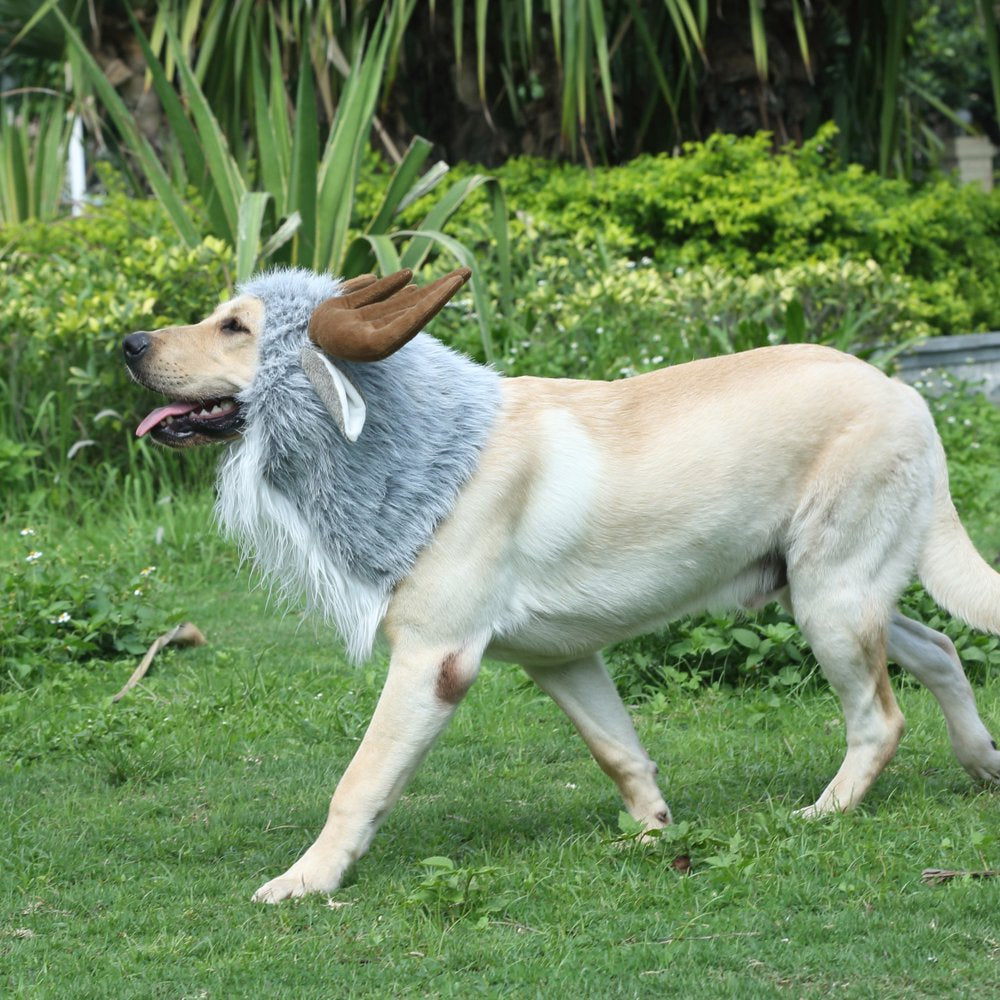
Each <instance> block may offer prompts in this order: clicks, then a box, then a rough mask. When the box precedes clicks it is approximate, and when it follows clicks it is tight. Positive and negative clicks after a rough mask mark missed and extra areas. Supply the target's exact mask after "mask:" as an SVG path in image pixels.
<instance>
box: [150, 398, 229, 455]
mask: <svg viewBox="0 0 1000 1000" xmlns="http://www.w3.org/2000/svg"><path fill="white" fill-rule="evenodd" d="M242 429H243V413H242V407H241V406H240V404H239V403H238V402H237V401H236V400H235V399H233V398H232V397H226V398H224V399H208V400H200V401H198V402H196V403H191V402H185V401H182V400H177V401H175V402H173V403H168V404H167V405H166V406H158V407H157V408H156V409H155V410H153V412H152V413H150V414H149V415H148V416H146V417H145V418H144V419H143V420H142V422H141V423H140V424H139V426H138V427H137V428H136V429H135V435H136V437H143V435H145V434H149V435H150V436H151V437H152V438H153V440H154V441H158V442H159V443H160V444H165V445H168V446H169V447H171V448H189V447H191V446H192V445H198V444H210V443H212V442H215V441H225V440H228V439H229V438H233V437H236V436H237V435H239V433H240V431H242Z"/></svg>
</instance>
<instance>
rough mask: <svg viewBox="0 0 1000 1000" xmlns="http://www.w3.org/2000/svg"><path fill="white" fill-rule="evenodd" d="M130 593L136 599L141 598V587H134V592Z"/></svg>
mask: <svg viewBox="0 0 1000 1000" xmlns="http://www.w3.org/2000/svg"><path fill="white" fill-rule="evenodd" d="M132 593H133V594H134V595H135V596H136V597H142V587H136V588H135V590H133V591H132Z"/></svg>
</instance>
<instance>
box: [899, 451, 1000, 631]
mask: <svg viewBox="0 0 1000 1000" xmlns="http://www.w3.org/2000/svg"><path fill="white" fill-rule="evenodd" d="M939 452H940V462H939V463H938V465H939V468H938V475H937V477H936V482H935V486H934V501H933V508H932V514H931V523H930V527H929V531H928V533H927V539H926V542H925V545H924V551H923V553H922V555H921V556H920V559H919V561H918V563H917V575H918V576H919V577H920V581H921V583H923V585H924V586H925V587H926V588H927V591H928V593H929V594H930V595H931V597H933V598H934V600H935V601H937V603H938V604H940V605H941V607H943V608H945V609H946V610H947V611H948V612H950V613H951V614H953V615H955V616H956V617H958V618H961V619H962V620H963V621H964V622H966V623H967V624H969V625H971V626H972V627H973V628H976V629H980V630H981V631H983V632H991V633H992V634H993V635H1000V573H997V572H996V570H994V569H993V567H992V566H990V565H989V563H987V562H986V560H985V559H983V557H982V556H981V555H980V554H979V553H978V552H977V551H976V548H975V546H974V545H973V544H972V540H971V539H970V538H969V536H968V534H967V533H966V530H965V528H964V527H963V526H962V522H961V521H960V520H959V519H958V513H957V511H956V510H955V505H954V503H952V499H951V492H950V490H949V489H948V469H947V466H946V465H945V459H944V449H943V448H940V445H939Z"/></svg>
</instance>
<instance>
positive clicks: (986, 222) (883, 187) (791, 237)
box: [462, 127, 1000, 333]
mask: <svg viewBox="0 0 1000 1000" xmlns="http://www.w3.org/2000/svg"><path fill="white" fill-rule="evenodd" d="M834 139H835V133H834V131H833V129H832V127H826V128H824V129H821V130H820V131H819V133H817V135H816V136H815V137H814V138H813V139H811V140H809V141H808V142H806V143H805V144H804V145H803V146H802V147H799V148H792V147H790V148H788V149H787V150H785V151H784V152H782V153H781V154H779V155H774V154H773V153H772V152H771V139H770V137H769V136H768V135H765V134H760V135H757V136H752V137H746V138H737V137H734V136H730V135H716V136H712V137H711V138H710V139H708V140H707V141H706V142H704V143H690V144H687V145H685V146H684V148H683V151H682V153H681V155H677V156H670V155H666V154H664V155H659V156H642V157H639V158H637V159H635V160H632V161H631V162H629V163H626V164H623V165H622V166H619V167H611V168H599V169H596V170H594V171H590V172H588V171H586V170H584V169H583V168H581V167H576V166H570V165H566V164H558V165H552V164H549V163H546V162H544V161H540V160H532V159H523V158H522V159H515V160H511V161H509V162H508V163H507V164H506V165H505V166H503V167H502V168H500V169H499V170H497V171H495V174H496V175H497V176H498V177H500V179H501V180H502V181H503V183H504V186H505V189H506V192H507V199H508V205H509V207H510V209H511V211H512V213H513V215H514V222H513V224H512V230H513V231H514V232H515V234H517V239H518V240H520V238H521V237H522V236H523V235H524V234H525V233H527V234H529V236H530V235H532V234H534V236H535V237H537V238H540V239H542V240H544V241H549V242H555V243H556V244H559V243H561V242H569V243H570V244H572V245H573V246H574V247H575V248H576V249H577V250H582V251H584V252H587V251H590V250H592V249H597V250H598V251H599V252H602V253H606V254H607V255H609V256H610V257H612V258H616V257H622V256H625V257H628V258H630V259H631V260H633V261H638V260H639V259H641V258H642V257H648V258H650V259H651V260H653V261H654V262H655V263H656V264H657V265H658V266H660V267H661V268H663V269H664V270H666V271H674V270H676V268H678V267H683V268H685V269H686V270H692V269H696V268H699V267H702V266H709V265H710V266H713V267H716V268H720V269H722V270H724V271H725V272H726V273H727V274H730V275H738V276H748V275H750V274H756V273H766V272H770V271H774V270H787V269H789V268H794V267H799V266H802V265H806V264H811V263H816V262H826V263H831V264H836V265H839V264H840V262H842V261H844V260H850V261H853V262H856V263H861V264H863V263H865V262H866V261H868V260H873V261H875V262H876V263H877V264H878V265H879V267H880V268H881V269H882V271H883V273H884V274H886V275H888V276H890V277H895V276H900V277H903V278H905V279H906V280H907V281H908V282H909V286H910V288H911V291H912V293H913V295H914V298H915V300H916V301H917V302H919V303H920V308H919V310H917V311H918V312H919V314H920V317H921V318H922V319H923V320H925V321H926V322H927V323H928V324H930V327H931V328H932V330H933V331H934V332H937V333H956V332H969V331H971V330H975V329H985V328H990V327H997V326H998V325H1000V304H998V303H1000V191H994V192H991V193H989V194H987V193H985V192H983V191H982V190H980V189H979V188H977V187H975V186H967V187H963V188H958V187H956V186H955V185H954V184H953V183H952V182H951V181H950V180H948V179H945V178H940V179H937V180H935V181H933V182H931V183H929V184H927V185H926V186H924V187H915V186H913V185H911V184H908V183H907V182H905V181H899V180H889V179H886V178H883V177H879V176H878V175H876V174H873V173H870V172H867V171H865V170H864V169H862V168H861V167H859V166H857V165H853V164H852V165H847V166H844V165H842V164H840V163H839V162H838V161H837V159H836V156H835V154H834V152H833V144H834ZM485 212H486V207H485V205H482V206H481V207H480V208H479V213H480V215H481V216H482V217H481V218H478V220H476V218H475V216H473V222H471V223H470V231H469V232H468V233H463V234H462V238H463V239H464V240H465V241H466V242H470V241H471V240H472V239H474V237H475V232H476V231H478V232H479V233H485V232H486V227H485ZM513 256H514V258H515V260H518V259H519V260H520V262H521V265H522V267H523V268H524V269H525V270H529V269H531V268H533V267H534V266H535V265H536V264H537V261H536V260H535V259H534V258H533V257H532V256H531V254H530V253H526V252H525V248H524V244H523V242H522V243H520V245H518V244H517V243H515V249H514V254H513Z"/></svg>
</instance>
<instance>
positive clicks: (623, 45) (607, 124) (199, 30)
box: [0, 0, 1000, 193]
mask: <svg viewBox="0 0 1000 1000" xmlns="http://www.w3.org/2000/svg"><path fill="white" fill-rule="evenodd" d="M57 6H58V7H59V8H60V9H61V10H63V11H64V12H65V15H66V16H67V18H68V19H69V20H70V21H71V22H72V23H73V24H74V26H75V29H76V30H77V31H78V32H79V33H80V35H81V37H82V38H84V39H85V40H86V42H87V44H88V45H90V46H91V47H93V48H95V49H96V48H99V47H102V48H103V52H104V54H105V55H107V53H109V52H116V53H118V54H125V55H127V54H129V50H130V48H131V46H132V45H133V44H134V43H133V37H132V36H131V35H130V31H129V27H128V23H127V21H126V19H125V17H124V16H123V10H122V9H123V8H125V9H128V5H127V4H123V3H121V2H119V0H103V2H101V0H96V2H92V3H89V4H83V3H81V2H79V0H63V2H62V3H57V0H45V2H44V3H42V4H35V3H27V2H25V0H3V2H2V3H0V14H2V15H3V16H2V17H0V39H2V42H3V44H4V46H5V47H7V48H9V47H10V45H11V43H15V44H14V46H13V52H14V53H15V56H16V57H18V58H21V57H22V56H23V54H26V53H32V52H41V53H45V54H48V55H49V56H50V57H51V55H52V54H53V53H54V52H57V51H58V47H59V38H60V34H61V33H60V30H59V22H58V21H57V18H56V14H55V13H54V12H53V10H52V9H53V8H55V7H57ZM133 6H134V7H136V8H137V9H138V11H139V14H140V16H141V17H142V19H143V21H144V24H145V25H146V26H147V27H148V34H149V38H150V45H151V50H152V55H153V57H154V58H155V59H156V60H159V61H161V62H162V65H163V68H164V70H165V72H166V78H167V79H168V80H169V81H170V82H171V83H172V84H176V83H179V82H180V78H181V77H182V76H183V75H185V73H184V71H183V70H182V69H181V64H182V63H186V64H188V65H189V67H190V72H191V75H192V77H193V79H194V80H195V81H196V83H197V86H198V88H199V90H200V91H201V92H202V93H203V94H204V96H205V98H206V100H207V102H208V105H209V106H210V107H211V109H212V112H213V114H214V116H215V117H216V119H217V120H218V121H219V123H220V126H221V128H222V131H223V133H224V134H225V135H226V136H227V137H228V138H229V140H230V142H231V144H232V145H231V148H232V151H233V155H234V156H235V158H236V160H237V161H238V162H239V163H241V164H248V163H250V162H251V161H252V160H253V159H254V156H255V150H258V149H260V147H259V145H258V138H259V137H257V136H255V135H254V134H253V133H254V128H253V125H252V120H253V118H254V116H255V104H257V102H258V95H257V94H256V93H255V83H254V80H253V73H252V72H251V71H250V60H252V59H253V58H254V55H253V53H254V51H255V49H256V50H258V51H259V52H260V53H262V54H263V55H264V57H265V59H266V60H267V61H268V63H269V65H270V68H273V69H274V70H275V72H277V73H278V74H279V75H280V76H282V77H283V78H285V79H286V80H287V81H288V83H289V85H290V86H289V89H290V90H291V91H292V92H293V93H296V92H298V93H300V96H301V91H300V84H302V77H303V76H304V77H307V78H308V81H307V86H308V87H309V88H310V89H311V90H312V94H311V96H310V97H309V101H310V102H311V103H312V104H313V105H314V106H315V108H316V110H317V112H318V116H319V118H318V120H319V122H320V123H321V125H322V127H323V129H324V130H325V129H326V128H327V127H328V126H329V124H330V123H331V122H332V121H333V119H334V117H335V114H336V108H337V106H338V103H339V102H340V101H341V100H342V97H343V92H344V90H345V88H346V87H348V86H349V85H350V73H349V72H348V70H349V67H351V66H352V65H354V64H355V63H356V60H357V59H358V56H359V53H360V51H361V49H363V48H364V46H365V44H366V42H367V39H368V36H369V33H370V32H371V30H372V26H373V25H374V24H375V23H376V22H378V21H379V20H381V21H382V23H383V24H384V25H385V26H386V45H387V47H386V50H385V66H386V72H385V74H384V77H383V79H382V80H381V81H380V83H379V106H380V109H381V110H382V112H383V113H384V117H385V119H386V120H387V122H388V123H390V127H387V128H384V129H380V142H381V143H383V144H384V145H385V146H386V148H388V149H393V148H394V146H393V139H392V138H391V137H390V133H391V132H393V131H400V130H398V129H395V128H393V127H391V123H393V122H397V121H400V120H401V121H402V122H403V123H404V126H403V128H402V130H401V131H403V132H406V133H409V134H413V133H415V132H416V133H420V134H425V135H431V136H433V137H434V138H435V139H436V140H437V141H439V142H444V143H446V144H447V143H449V142H450V143H451V144H452V145H453V146H460V147H461V148H460V149H458V150H457V151H455V150H454V149H453V150H452V155H453V156H463V155H464V156H468V155H470V152H471V151H472V150H474V149H477V148H478V149H480V150H482V151H483V155H482V156H481V157H480V158H481V159H482V160H484V161H488V162H494V161H495V160H496V159H497V157H496V155H493V156H491V155H490V153H491V152H493V151H496V150H502V151H504V153H505V154H507V153H510V152H512V151H515V150H518V149H524V148H526V147H525V145H524V144H527V145H528V146H529V147H530V149H531V150H532V151H534V152H540V153H543V154H546V155H553V154H556V153H568V154H570V155H572V156H573V157H575V158H579V159H582V160H585V161H587V162H595V161H601V160H603V161H604V162H613V161H619V160H622V159H627V158H629V157H632V156H634V155H636V154H637V153H639V152H642V151H657V150H666V149H672V148H674V147H676V146H677V145H679V144H680V143H682V142H683V141H687V140H692V139H701V138H704V137H705V135H707V134H709V133H711V132H712V131H715V130H719V131H724V132H730V133H738V134H745V133H746V132H748V131H752V130H754V129H757V128H766V129H769V130H772V131H773V132H774V133H775V134H776V135H777V136H779V138H780V141H782V142H784V141H787V140H788V139H789V138H790V137H798V136H809V135H811V134H812V133H813V132H814V131H815V129H816V127H817V124H818V123H819V122H822V121H825V120H827V119H830V118H832V119H834V120H836V121H837V123H838V125H839V126H840V130H841V131H840V136H839V139H838V145H839V147H840V148H841V151H842V152H843V154H844V155H845V156H846V157H847V158H849V159H852V160H856V161H860V162H863V163H865V164H866V165H867V166H869V167H872V168H878V169H879V170H880V171H881V172H882V173H886V172H893V173H901V174H903V175H906V176H911V175H916V174H920V173H923V172H925V171H926V169H927V166H928V164H934V163H937V162H939V160H940V156H941V152H942V145H943V144H942V139H941V134H942V132H943V131H945V130H950V131H960V130H962V129H963V128H968V126H967V125H964V124H963V120H962V118H961V117H960V113H964V112H965V111H966V110H969V109H971V110H972V111H973V113H974V114H975V117H976V121H977V125H978V126H979V127H983V125H986V126H987V127H989V128H992V129H994V130H995V128H996V114H997V112H996V106H995V103H996V94H997V93H998V89H997V88H998V86H1000V84H998V82H997V81H1000V55H998V50H997V43H996V29H995V23H994V18H993V8H992V5H991V0H956V2H953V3H948V4H942V3H939V2H936V0H886V2H884V3H880V4H871V3H868V2H866V0H812V2H806V0H779V2H775V3H771V4H765V3H762V2H761V0H718V2H716V3H708V2H707V0H697V2H696V0H663V2H660V3H651V4H650V3H639V2H637V0H607V2H602V3H596V2H593V0H587V2H582V0H541V2H525V0H493V2H492V3H487V2H485V0H451V2H450V3H447V2H441V3H432V4H418V3H414V2H413V0H364V2H361V0H359V2H355V3H350V4H345V3H342V2H336V0H316V2H312V3H308V4H302V3H295V2H292V0H273V2H269V3H260V2H254V0H239V2H237V3H235V4H234V3H227V2H225V0H203V2H202V0H200V2H198V3H193V4H181V3H177V2H169V3H158V4H155V5H153V4H149V3H137V4H134V5H133ZM29 25H30V26H31V30H30V31H28V32H27V33H25V28H26V27H28V26H29ZM23 61H24V60H23V58H22V63H23ZM265 75H266V74H265ZM77 83H78V85H79V84H80V83H82V81H77ZM133 83H134V81H133ZM95 85H96V81H95ZM133 89H134V88H133ZM459 109H460V110H459ZM456 112H457V113H456ZM248 124H250V125H251V127H250V128H247V125H248ZM477 139H479V140H480V141H478V142H477ZM272 193H273V192H272Z"/></svg>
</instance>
